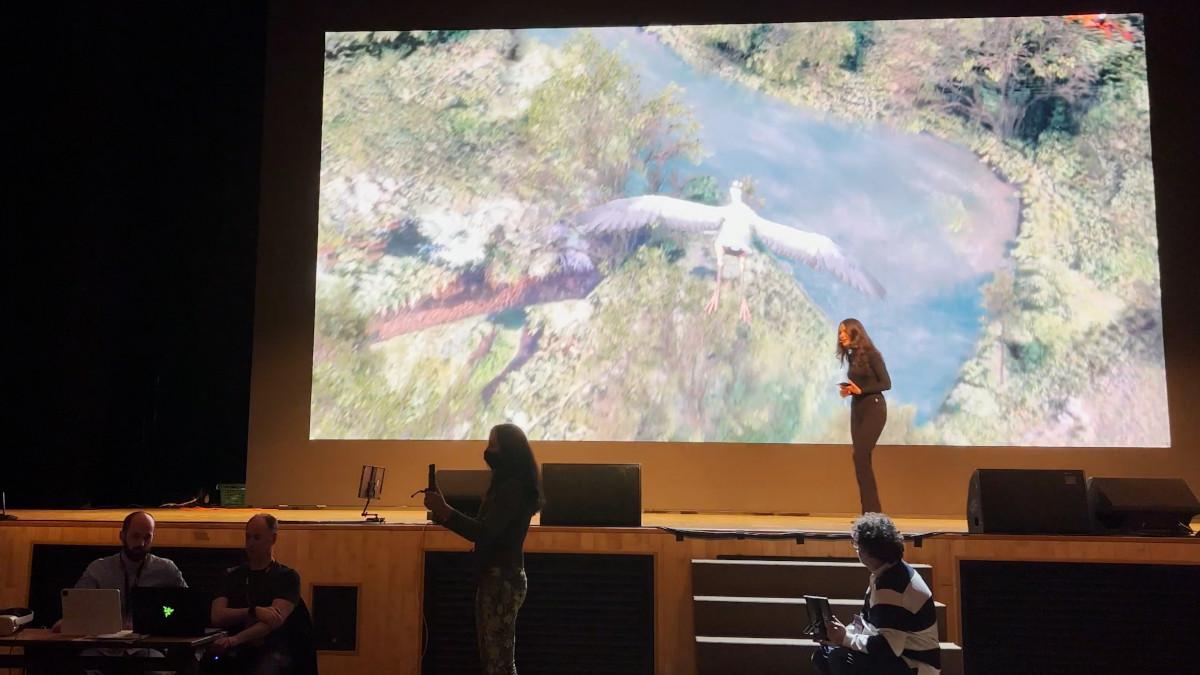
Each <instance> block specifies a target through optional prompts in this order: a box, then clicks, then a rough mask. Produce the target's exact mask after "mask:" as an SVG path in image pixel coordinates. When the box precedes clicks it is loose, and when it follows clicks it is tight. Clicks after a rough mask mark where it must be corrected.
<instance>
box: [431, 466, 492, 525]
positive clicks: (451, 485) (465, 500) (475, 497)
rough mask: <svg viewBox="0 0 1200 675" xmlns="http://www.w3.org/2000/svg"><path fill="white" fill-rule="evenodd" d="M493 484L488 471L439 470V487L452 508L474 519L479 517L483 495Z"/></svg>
mask: <svg viewBox="0 0 1200 675" xmlns="http://www.w3.org/2000/svg"><path fill="white" fill-rule="evenodd" d="M491 482H492V472H491V471H489V470H488V469H438V470H437V486H438V491H439V492H441V493H442V497H443V498H444V499H445V500H446V503H447V504H449V505H450V506H451V507H452V508H454V509H456V510H457V511H460V512H461V513H464V514H466V515H468V516H471V517H472V518H474V517H475V516H477V515H479V505H480V504H481V503H482V502H483V493H485V492H487V489H488V484H489V483H491Z"/></svg>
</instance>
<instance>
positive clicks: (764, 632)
mask: <svg viewBox="0 0 1200 675" xmlns="http://www.w3.org/2000/svg"><path fill="white" fill-rule="evenodd" d="M695 602H696V607H695V618H696V634H697V635H715V636H725V637H764V638H791V639H802V638H804V634H803V630H804V628H805V627H806V626H807V625H808V610H807V608H806V607H805V603H804V600H802V599H801V600H792V599H789V600H788V601H787V602H780V601H779V599H775V598H771V599H767V598H762V599H751V598H746V599H724V598H723V599H714V598H706V597H697V598H696V599H695ZM829 604H830V607H831V608H832V609H833V614H834V616H836V617H838V619H840V620H841V621H842V623H845V624H849V623H850V622H851V621H852V620H853V618H854V615H855V614H858V613H861V612H862V600H830V601H829ZM936 607H937V618H938V639H939V640H941V641H942V642H946V606H945V605H944V604H942V603H940V602H939V603H936Z"/></svg>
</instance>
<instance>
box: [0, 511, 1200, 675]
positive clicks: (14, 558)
mask: <svg viewBox="0 0 1200 675" xmlns="http://www.w3.org/2000/svg"><path fill="white" fill-rule="evenodd" d="M124 513H125V512H124V511H106V512H99V511H80V512H60V513H57V514H47V515H42V518H43V520H42V521H41V522H38V521H37V519H36V518H35V515H34V514H30V513H28V512H25V513H20V514H18V515H20V516H21V520H19V521H15V522H7V523H0V607H12V606H24V605H26V603H27V602H28V597H29V596H28V593H29V580H30V572H31V569H30V565H31V562H32V559H33V555H32V552H33V547H34V545H35V544H70V545H96V546H106V547H111V548H110V549H109V550H111V551H116V550H117V547H118V546H119V543H118V532H119V530H120V526H121V518H122V517H123V516H124ZM173 513H179V514H181V515H179V516H176V518H180V519H182V518H190V519H191V520H192V521H195V520H197V519H201V518H211V519H213V520H214V521H215V522H172V521H171V518H172V514H173ZM250 513H252V512H250V511H243V512H234V513H226V512H225V511H208V512H206V511H202V512H198V513H196V512H187V511H182V512H172V511H160V512H157V513H156V516H157V517H158V519H159V522H158V531H157V533H156V534H155V540H154V543H155V546H156V547H159V548H162V549H166V548H169V547H174V546H183V547H205V548H235V549H236V548H240V547H242V546H243V545H244V536H243V529H242V527H243V526H242V524H243V523H244V522H245V519H246V518H247V517H249V515H250ZM276 513H277V515H279V516H281V517H282V518H283V519H284V520H285V522H284V523H282V524H281V527H280V532H279V543H278V545H277V547H276V556H277V557H278V558H279V560H280V561H283V562H285V563H286V564H288V565H289V566H291V567H293V568H294V569H296V570H297V571H298V572H299V573H300V576H301V594H302V595H303V596H304V598H305V600H311V593H312V586H313V585H318V584H320V585H352V586H358V587H359V589H360V590H359V596H358V597H359V603H358V610H359V616H358V618H359V621H358V640H357V645H356V646H357V651H356V652H355V653H353V654H348V653H322V654H320V655H319V657H318V658H319V659H320V664H321V672H322V674H323V675H358V674H359V673H388V674H389V675H390V674H395V675H416V674H417V672H418V665H417V664H418V662H419V657H420V653H421V649H422V646H423V645H422V640H421V635H422V620H421V616H422V613H421V606H422V597H421V596H422V593H421V588H422V580H423V577H422V575H423V570H424V569H425V565H424V555H425V552H433V551H465V550H467V549H468V546H469V545H468V544H467V543H466V542H464V541H463V540H462V539H461V538H460V537H458V536H456V535H454V534H452V533H449V532H446V531H445V530H443V529H442V528H439V527H434V526H422V525H420V524H416V525H405V524H401V525H392V524H391V523H393V522H394V520H393V516H392V514H389V524H388V525H386V526H382V527H380V526H362V525H337V524H318V523H298V522H291V523H289V522H286V521H287V520H296V519H299V518H300V517H301V515H303V517H308V518H312V519H318V518H321V519H335V518H336V519H343V520H345V519H350V518H352V517H356V516H357V515H358V512H357V511H353V512H349V511H347V512H345V513H334V514H331V513H329V512H308V513H304V514H298V513H295V512H276ZM38 515H41V514H38ZM50 515H53V516H54V517H53V518H52V519H51V518H49V516H50ZM72 516H74V517H76V518H77V520H73V519H72ZM422 516H423V512H421V513H420V514H415V516H414V517H415V518H417V519H419V518H420V517H422ZM842 520H845V519H842ZM842 520H839V522H842ZM797 522H798V523H800V524H803V525H805V526H808V525H813V524H815V523H817V522H818V521H814V522H812V523H810V522H808V521H805V520H803V519H797ZM845 522H846V527H848V522H849V521H848V520H846V521H845ZM685 524H686V525H695V526H702V527H705V528H706V529H707V528H711V527H713V526H714V525H717V523H708V522H688V523H682V522H680V523H675V522H672V523H668V525H670V526H681V525H685ZM820 524H822V525H828V523H827V522H826V521H820ZM936 525H937V526H940V527H943V528H944V527H945V525H944V524H936ZM720 526H723V527H725V526H728V527H736V528H739V529H748V528H758V529H762V528H764V527H779V525H778V524H777V523H775V522H774V521H771V522H766V521H762V522H759V521H756V520H754V519H753V518H750V517H747V519H745V520H738V519H737V518H734V517H728V518H727V519H726V520H725V521H722V522H721V523H720ZM908 527H909V529H908V531H921V530H926V531H927V530H930V529H933V526H929V525H926V524H923V523H922V522H917V521H914V522H912V523H911V524H910V525H909V526H908ZM526 550H527V551H529V552H541V553H570V554H592V553H597V554H604V555H608V554H633V555H652V556H654V612H655V616H654V633H655V640H654V645H655V649H654V651H655V653H654V662H655V668H654V672H655V675H695V673H697V663H696V656H697V649H696V633H695V630H694V625H693V624H694V621H693V610H694V602H693V597H694V596H695V595H730V594H727V593H720V592H717V593H712V592H708V593H703V592H699V591H697V590H695V589H693V584H692V561H693V560H706V559H716V558H719V557H722V556H743V557H750V556H753V557H758V558H805V559H810V560H811V559H825V560H837V559H841V560H853V559H854V551H853V549H852V548H851V546H850V542H849V541H848V540H847V539H827V538H820V537H809V538H807V539H805V540H804V543H797V542H796V541H795V540H793V539H787V540H758V539H735V538H732V537H731V538H729V539H719V540H715V539H691V538H688V539H683V540H682V541H681V540H679V539H677V538H676V536H675V535H674V534H672V533H669V532H663V531H662V530H659V529H655V528H653V527H646V528H640V529H604V528H552V527H543V528H538V527H535V528H533V529H531V530H530V533H529V538H528V540H527V541H526ZM905 558H906V559H907V560H909V561H910V562H912V563H922V564H929V565H931V566H932V567H934V568H936V570H937V574H936V579H935V583H934V584H933V592H934V597H935V598H936V599H938V600H940V601H942V602H945V603H946V604H947V605H948V606H947V611H946V630H947V636H948V637H949V639H950V640H954V641H959V640H960V639H961V636H962V630H961V624H960V618H959V612H958V608H957V606H956V605H957V603H959V601H960V599H961V598H962V597H963V596H961V595H960V590H961V589H960V584H959V563H960V561H963V560H986V561H1006V560H1007V561H1012V560H1016V561H1055V562H1071V563H1075V564H1087V563H1092V562H1102V563H1111V562H1114V561H1123V562H1136V563H1144V564H1174V565H1177V564H1192V565H1194V564H1196V561H1197V560H1200V539H1195V538H1189V539H1182V540H1180V539H1173V540H1166V539H1155V538H1120V537H1103V538H1100V537H1014V536H986V535H984V536H971V537H966V536H962V535H953V534H951V535H947V536H938V537H927V538H926V539H925V540H924V543H923V546H920V547H917V546H909V547H908V550H907V551H906V553H905ZM851 567H858V571H857V572H856V574H858V575H863V576H857V577H855V578H854V579H853V583H849V584H847V586H848V588H849V591H850V592H851V595H850V597H852V598H854V599H858V598H861V597H862V593H863V590H864V589H865V588H866V576H865V571H863V570H862V568H861V567H859V566H857V564H854V565H851ZM1047 591H1048V592H1053V589H1047ZM772 595H773V594H772ZM826 595H828V594H826ZM797 597H799V595H798V596H797ZM735 672H742V673H754V674H755V675H758V673H762V674H764V675H765V674H768V673H771V672H775V671H773V670H771V669H770V668H768V669H763V670H758V671H752V670H741V671H735ZM1030 672H1032V671H1030Z"/></svg>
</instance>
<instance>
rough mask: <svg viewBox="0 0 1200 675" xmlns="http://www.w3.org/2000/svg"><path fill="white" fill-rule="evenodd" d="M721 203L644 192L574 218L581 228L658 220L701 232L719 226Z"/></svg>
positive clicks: (626, 226) (614, 227)
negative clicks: (709, 204) (718, 204)
mask: <svg viewBox="0 0 1200 675" xmlns="http://www.w3.org/2000/svg"><path fill="white" fill-rule="evenodd" d="M723 217H724V212H723V207H720V206H708V205H707V204H698V203H696V202H689V201H687V200H686V199H676V198H675V197H664V196H662V195H644V196H641V197H627V198H625V199H614V200H613V201H611V202H606V203H604V204H601V205H600V206H597V207H595V208H591V209H588V210H587V211H584V212H583V213H581V214H579V215H578V216H577V217H576V219H575V222H576V224H578V225H579V228H580V229H581V230H582V231H584V232H614V231H619V230H635V229H637V228H639V227H644V226H646V225H649V224H650V223H653V222H660V223H662V224H663V225H665V226H667V227H669V228H671V229H673V230H684V231H687V232H704V231H707V230H715V229H717V228H719V227H721V220H722V219H723Z"/></svg>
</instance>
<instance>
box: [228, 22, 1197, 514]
mask: <svg viewBox="0 0 1200 675" xmlns="http://www.w3.org/2000/svg"><path fill="white" fill-rule="evenodd" d="M289 12H292V13H293V14H291V18H292V20H289V21H285V20H283V19H281V18H280V17H281V16H285V15H288V14H289ZM276 13H277V16H276V17H275V18H273V22H272V28H271V37H270V44H269V49H270V50H271V52H270V56H269V72H268V88H269V90H268V101H267V121H268V126H267V129H266V133H265V137H266V141H265V149H264V160H265V161H264V181H263V207H262V209H263V241H262V242H261V243H260V249H261V250H262V251H263V253H262V254H261V257H260V276H259V295H258V297H259V307H258V314H257V317H256V338H255V359H254V383H253V393H252V399H253V400H252V418H251V437H250V457H249V471H248V473H249V487H250V492H251V495H250V496H251V499H252V501H255V502H256V503H263V504H270V503H276V502H302V503H313V502H320V503H348V502H350V501H352V494H351V493H352V490H351V488H350V487H349V485H350V483H351V482H352V481H348V480H340V479H337V478H334V477H335V476H341V475H342V474H345V475H346V476H351V477H352V476H353V475H356V472H357V470H358V465H359V464H361V463H373V464H381V465H385V466H389V467H391V468H392V471H391V472H390V475H392V476H393V477H394V478H393V480H404V476H407V475H409V474H412V482H414V489H415V487H419V485H417V483H418V482H419V481H420V477H421V476H422V475H423V474H422V473H421V470H422V469H423V467H424V465H425V464H427V463H428V462H430V461H436V462H438V463H439V465H444V466H464V467H465V466H474V465H475V464H477V463H478V457H477V455H478V452H476V451H475V450H473V448H476V447H477V445H478V439H482V438H484V437H485V436H486V434H487V429H488V428H489V427H490V426H491V425H492V424H495V423H497V422H499V421H506V420H508V421H513V422H516V423H517V424H520V425H521V426H523V427H524V428H525V429H526V430H527V431H528V432H529V435H530V437H531V439H533V440H535V441H537V442H538V443H537V445H536V447H537V449H538V450H539V451H540V453H541V457H540V459H542V461H555V460H558V461H635V462H641V463H642V464H643V466H644V471H645V475H646V478H645V490H646V496H645V500H644V502H645V503H646V505H647V507H648V508H677V509H714V510H748V511H777V512H801V511H804V512H835V511H851V510H853V508H854V507H853V504H854V502H855V494H854V492H853V485H854V483H853V479H852V478H851V467H850V461H849V453H848V448H847V445H848V441H849V430H848V426H849V423H848V418H849V407H848V405H847V403H846V402H845V401H842V400H840V399H839V397H838V395H837V388H836V386H835V385H836V383H837V382H838V381H839V380H842V379H844V376H845V373H844V366H841V365H839V363H838V360H837V358H836V357H835V349H834V347H835V343H834V338H835V335H836V329H837V326H838V323H839V321H840V320H841V319H843V318H846V317H856V318H858V319H860V320H862V322H863V323H864V324H865V325H866V326H867V328H868V330H869V331H870V332H871V335H872V338H873V340H874V342H875V343H876V345H877V346H878V347H879V348H880V350H881V352H882V353H883V355H884V357H885V358H886V360H887V364H888V369H889V371H890V373H891V376H892V381H893V385H894V386H893V389H892V390H891V391H890V392H888V393H887V397H888V401H889V420H888V425H887V427H886V429H885V431H884V435H883V438H882V439H881V444H883V445H884V446H887V447H881V449H880V450H879V451H878V452H877V455H876V472H877V474H878V475H879V477H880V483H881V489H882V492H883V496H884V502H885V504H886V505H889V507H890V508H889V510H893V511H895V512H906V513H913V514H944V515H951V514H953V515H959V514H960V513H961V508H962V506H961V501H962V496H963V494H964V492H965V476H966V475H969V473H970V470H971V469H972V468H974V467H977V466H1029V467H1045V466H1055V467H1057V466H1065V467H1070V468H1084V469H1086V470H1088V471H1089V474H1093V475H1100V474H1108V475H1184V474H1186V472H1187V471H1191V472H1192V473H1195V462H1194V458H1191V457H1190V456H1188V457H1185V456H1184V454H1182V451H1180V450H1173V449H1172V425H1171V419H1170V416H1169V414H1168V410H1169V407H1168V377H1167V362H1168V359H1167V356H1166V350H1165V349H1164V323H1163V314H1164V310H1163V306H1164V301H1163V287H1164V285H1165V284H1163V283H1161V277H1160V262H1159V248H1160V246H1159V233H1158V231H1157V229H1156V200H1155V174H1154V166H1153V163H1152V153H1151V141H1150V126H1151V122H1150V120H1151V109H1150V108H1151V106H1150V100H1151V96H1150V88H1149V84H1148V80H1149V79H1150V75H1149V72H1148V69H1147V56H1146V53H1147V48H1148V45H1149V43H1148V40H1147V26H1146V24H1147V21H1148V20H1147V18H1146V17H1144V16H1143V15H1142V14H1137V13H1128V14H1112V15H1057V14H1056V15H1047V16H1027V17H978V18H963V19H915V20H896V19H887V20H878V21H863V20H855V21H821V22H814V21H807V22H806V21H775V22H771V23H722V24H693V25H678V24H674V25H672V24H671V23H669V22H663V23H661V24H656V25H648V26H619V25H618V26H608V27H602V28H536V29H534V28H505V29H476V30H466V29H428V28H427V29H421V30H377V31H365V30H346V29H344V28H348V27H352V28H356V29H361V28H364V27H370V26H373V25H374V24H371V23H370V22H369V21H366V22H364V20H363V17H359V18H358V20H356V21H354V22H344V21H337V20H330V17H322V16H319V15H318V13H315V12H313V11H312V10H311V8H309V9H308V10H306V9H304V8H300V9H296V8H291V9H283V8H279V7H277V8H276ZM796 18H803V17H796ZM348 23H349V25H347V24H348ZM378 25H379V26H380V27H386V26H389V25H396V24H395V21H394V20H391V21H388V20H381V21H380V23H379V24H378ZM446 25H451V24H446ZM1150 33H1151V36H1152V35H1153V31H1152V30H1151V31H1150ZM1150 39H1151V40H1152V39H1153V38H1152V37H1151V38H1150ZM283 59H286V60H287V62H286V66H285V65H284V64H282V63H281V60H283ZM285 101H286V102H285ZM273 119H274V120H276V121H277V122H279V124H277V125H275V126H272V124H271V122H272V120H273ZM264 294H265V295H264ZM1171 366H1172V368H1176V367H1177V364H1176V361H1175V360H1173V359H1172V360H1171ZM1179 367H1180V368H1188V367H1192V366H1191V364H1190V362H1189V363H1187V364H1180V365H1179ZM1175 433H1176V435H1177V436H1178V434H1179V429H1178V420H1177V425H1176V429H1175ZM1176 445H1178V443H1177V444H1176ZM282 466H286V467H287V470H286V474H287V477H288V480H287V481H283V480H281V478H282V477H276V475H275V473H274V471H277V470H279V468H280V467H282ZM919 476H928V477H929V478H928V479H925V478H921V479H920V481H922V482H924V481H926V480H929V481H933V482H935V483H938V484H941V485H944V489H943V490H940V491H932V492H930V491H923V490H916V491H913V490H912V488H913V485H914V484H913V480H914V477H919ZM1185 477H1186V475H1185ZM343 482H345V483H346V486H342V485H341V483H343ZM839 486H840V488H839ZM343 492H344V493H345V495H344V496H343V495H342V493H343ZM401 492H404V493H405V494H407V492H411V490H408V491H406V490H403V489H400V490H395V491H393V492H392V493H391V494H393V495H397V494H399V493H401ZM392 499H393V500H395V501H394V502H393V503H403V502H404V501H405V500H404V498H403V496H401V497H398V498H397V497H393V498H392ZM385 501H386V500H385ZM893 504H894V505H896V506H895V507H891V505H893Z"/></svg>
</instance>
